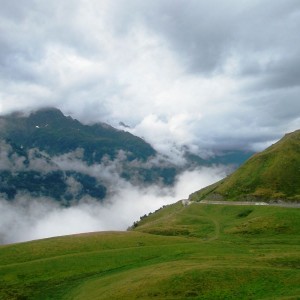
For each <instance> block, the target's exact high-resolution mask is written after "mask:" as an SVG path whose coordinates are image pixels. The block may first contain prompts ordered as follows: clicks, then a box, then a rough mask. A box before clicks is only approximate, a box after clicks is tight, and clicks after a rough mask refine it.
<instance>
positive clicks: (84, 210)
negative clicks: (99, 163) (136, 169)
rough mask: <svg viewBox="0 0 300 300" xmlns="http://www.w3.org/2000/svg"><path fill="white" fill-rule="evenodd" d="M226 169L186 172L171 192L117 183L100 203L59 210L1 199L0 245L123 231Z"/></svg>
mask: <svg viewBox="0 0 300 300" xmlns="http://www.w3.org/2000/svg"><path fill="white" fill-rule="evenodd" d="M225 171H226V170H225V168H222V167H218V168H217V167H215V168H202V169H198V170H194V171H186V172H184V173H183V174H181V175H180V176H179V177H178V180H177V184H176V185H175V187H174V188H164V189H162V188H161V187H159V186H151V187H146V188H145V187H144V188H142V187H136V186H132V185H131V184H130V183H128V182H125V181H119V182H118V184H117V185H116V186H115V187H118V190H117V191H116V192H115V193H114V195H113V196H111V197H110V198H109V199H107V201H105V202H103V203H101V202H97V201H96V200H95V199H92V198H88V197H86V198H84V199H82V200H81V201H80V202H79V203H78V204H76V205H73V206H71V207H61V206H59V204H58V203H57V202H55V201H53V200H51V199H47V198H36V199H34V198H30V197H29V196H27V195H21V194H19V195H17V196H16V199H15V200H14V201H10V202H9V201H7V200H4V199H0V243H12V242H21V241H26V240H32V239H39V238H46V237H51V236H58V235H66V234H73V233H80V232H90V231H103V230H126V228H127V227H128V226H130V225H132V224H133V222H134V221H136V220H138V219H139V217H140V216H142V215H144V214H148V213H149V212H150V211H154V210H156V209H158V208H160V207H161V206H163V205H167V204H170V203H174V202H175V201H178V200H180V199H186V198H187V197H188V195H189V194H190V193H192V192H194V191H195V190H198V189H200V188H201V187H204V186H206V185H208V184H210V183H213V182H215V181H217V180H219V179H220V178H222V177H224V176H225Z"/></svg>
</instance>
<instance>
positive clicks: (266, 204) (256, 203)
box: [182, 199, 300, 208]
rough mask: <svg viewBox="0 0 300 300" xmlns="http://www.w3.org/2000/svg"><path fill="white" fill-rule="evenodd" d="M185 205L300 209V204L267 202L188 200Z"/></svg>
mask: <svg viewBox="0 0 300 300" xmlns="http://www.w3.org/2000/svg"><path fill="white" fill-rule="evenodd" d="M182 203H183V205H189V204H191V203H197V204H213V205H253V206H278V207H290V208H300V203H288V202H286V203H267V202H250V201H248V202H247V201H209V200H201V201H200V202H194V201H189V200H187V199H184V200H182Z"/></svg>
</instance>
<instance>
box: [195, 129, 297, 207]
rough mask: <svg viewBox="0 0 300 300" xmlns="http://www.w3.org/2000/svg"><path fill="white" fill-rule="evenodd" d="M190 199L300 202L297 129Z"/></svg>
mask: <svg viewBox="0 0 300 300" xmlns="http://www.w3.org/2000/svg"><path fill="white" fill-rule="evenodd" d="M190 199H192V200H196V201H199V200H203V199H207V200H233V201H236V200H242V201H243V200H249V201H256V200H262V201H268V202H269V201H280V200H283V201H300V130H296V131H294V132H292V133H289V134H286V135H285V136H284V137H283V138H282V139H281V140H280V141H278V142H277V143H275V144H273V145H272V146H270V147H269V148H267V149H266V150H264V151H263V152H261V153H257V154H255V155H253V156H252V157H251V158H250V159H249V160H247V161H246V162H245V163H244V164H243V165H242V166H241V167H240V168H238V169H237V170H236V171H235V172H233V173H232V174H231V175H229V176H228V177H227V178H225V179H223V180H221V181H219V182H217V183H215V184H213V185H211V186H209V187H206V188H204V189H202V190H200V191H198V192H196V193H194V194H192V195H191V196H190Z"/></svg>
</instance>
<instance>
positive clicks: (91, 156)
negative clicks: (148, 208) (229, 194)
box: [0, 108, 250, 204]
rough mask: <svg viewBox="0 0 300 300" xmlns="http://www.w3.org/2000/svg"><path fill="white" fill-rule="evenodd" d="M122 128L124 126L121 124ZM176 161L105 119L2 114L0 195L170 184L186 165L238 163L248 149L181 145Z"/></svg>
mask: <svg viewBox="0 0 300 300" xmlns="http://www.w3.org/2000/svg"><path fill="white" fill-rule="evenodd" d="M123 127H124V126H123ZM183 152H185V160H186V164H185V165H180V166H178V165H176V164H175V163H173V162H171V161H170V160H169V159H168V158H167V157H164V156H162V155H160V154H159V153H157V152H156V151H155V149H154V148H153V147H152V146H151V145H150V144H149V143H147V142H146V141H145V140H143V139H141V138H139V137H137V136H134V135H133V134H131V133H129V132H127V131H124V130H118V129H115V128H113V127H112V126H110V125H108V124H105V123H98V124H93V125H84V124H82V123H81V122H79V121H78V120H76V119H73V118H71V117H70V116H65V115H64V114H63V113H62V112H61V111H60V110H58V109H56V108H44V109H40V110H37V111H35V112H32V113H30V114H29V115H24V114H22V113H18V112H15V113H12V114H10V115H6V116H0V195H1V194H2V196H3V197H4V198H7V199H14V198H15V197H16V195H18V194H20V193H21V194H22V193H27V194H30V196H33V197H40V196H42V197H50V198H54V199H56V200H58V201H60V202H62V203H66V204H68V203H69V202H70V201H77V200H80V199H81V198H82V197H85V196H89V197H93V198H96V199H98V200H101V199H104V198H105V197H106V196H107V194H108V193H113V192H114V190H115V187H118V186H119V183H120V180H123V181H125V182H130V183H131V184H133V185H139V186H145V185H150V184H159V185H161V186H171V185H173V184H174V183H175V182H176V176H177V175H178V174H180V172H183V171H185V170H187V169H193V168H195V167H199V166H212V165H217V164H225V165H232V166H233V167H235V166H237V165H240V164H241V163H242V162H243V161H245V159H246V158H248V157H249V155H250V154H249V153H247V152H243V151H223V152H220V153H219V155H216V156H214V157H210V158H208V159H203V158H201V157H199V156H197V155H195V154H192V153H190V152H189V149H188V148H184V149H183Z"/></svg>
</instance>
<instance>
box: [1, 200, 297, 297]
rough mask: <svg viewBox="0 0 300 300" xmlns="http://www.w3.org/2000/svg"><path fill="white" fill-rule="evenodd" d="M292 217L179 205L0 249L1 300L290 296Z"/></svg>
mask: <svg viewBox="0 0 300 300" xmlns="http://www.w3.org/2000/svg"><path fill="white" fill-rule="evenodd" d="M299 217H300V210H299V209H292V208H281V207H258V206H229V205H228V206H223V205H218V206H213V205H203V204H198V203H194V204H191V205H189V206H187V207H185V206H183V205H182V204H181V202H178V203H176V204H174V205H170V206H167V207H165V208H162V209H160V210H159V211H158V212H156V213H154V214H151V215H150V216H148V217H145V218H143V219H142V221H140V222H139V223H138V224H137V226H136V227H135V230H134V231H130V232H114V233H113V232H106V233H90V234H83V235H75V236H66V237H59V238H51V239H45V240H40V241H33V242H27V243H22V244H14V245H7V246H2V247H0V278H1V279H0V299H4V300H6V299H10V300H11V299H43V300H45V299H78V300H79V299H214V300H215V299H220V300H221V299H298V297H299V296H300V288H299V284H298V283H299V281H300V273H299V267H300V236H299V230H300V218H299ZM172 227H174V228H175V230H174V231H171V230H170V228H172ZM164 228H165V229H166V230H164ZM149 233H152V234H149ZM153 233H155V234H153Z"/></svg>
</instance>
